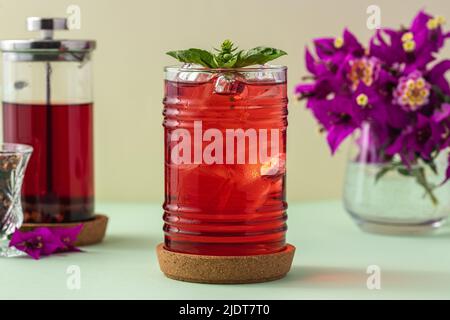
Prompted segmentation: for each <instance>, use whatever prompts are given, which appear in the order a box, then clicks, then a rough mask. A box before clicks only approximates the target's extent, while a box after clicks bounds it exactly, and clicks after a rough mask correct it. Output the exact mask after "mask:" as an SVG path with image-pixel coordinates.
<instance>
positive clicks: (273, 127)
mask: <svg viewBox="0 0 450 320" xmlns="http://www.w3.org/2000/svg"><path fill="white" fill-rule="evenodd" d="M286 129H287V89H286V67H283V66H269V65H264V66H257V67H245V68H232V69H211V68H203V67H193V66H192V65H184V66H182V67H167V68H166V69H165V97H164V132H165V202H164V205H163V208H164V222H165V224H164V232H165V249H167V250H169V251H173V252H178V253H188V254H198V255H216V256H248V255H260V254H270V253H276V252H280V251H282V250H283V249H284V248H285V246H286V241H285V234H286V219H287V215H286V209H287V203H286Z"/></svg>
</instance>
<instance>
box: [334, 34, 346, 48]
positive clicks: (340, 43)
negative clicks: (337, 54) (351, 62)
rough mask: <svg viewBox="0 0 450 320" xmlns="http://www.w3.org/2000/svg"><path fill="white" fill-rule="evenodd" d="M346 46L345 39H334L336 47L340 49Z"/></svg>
mask: <svg viewBox="0 0 450 320" xmlns="http://www.w3.org/2000/svg"><path fill="white" fill-rule="evenodd" d="M343 46H344V39H343V38H342V37H337V38H336V39H334V47H335V48H336V49H340V48H342V47H343Z"/></svg>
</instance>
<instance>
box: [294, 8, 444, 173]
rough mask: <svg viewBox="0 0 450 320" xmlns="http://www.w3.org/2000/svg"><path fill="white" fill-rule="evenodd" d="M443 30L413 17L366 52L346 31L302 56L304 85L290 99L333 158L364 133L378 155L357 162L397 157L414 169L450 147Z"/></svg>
mask: <svg viewBox="0 0 450 320" xmlns="http://www.w3.org/2000/svg"><path fill="white" fill-rule="evenodd" d="M443 24H444V20H443V18H442V17H438V16H431V15H429V14H427V13H426V12H424V11H420V12H419V13H418V14H417V15H416V16H415V17H414V19H413V21H412V22H411V24H410V26H409V27H406V28H405V27H402V28H399V29H389V28H382V29H380V30H378V31H376V33H375V34H374V36H373V37H372V38H371V39H370V42H369V46H368V48H367V49H366V48H364V47H363V46H362V45H361V43H360V42H359V41H358V40H357V39H356V37H355V36H354V35H353V34H352V33H351V32H350V31H348V30H347V29H345V30H344V31H343V33H342V35H341V36H339V37H327V38H320V39H316V40H314V47H315V50H314V51H309V50H308V49H306V50H305V62H306V68H307V70H308V72H309V73H310V76H308V77H305V79H309V80H311V81H309V82H304V83H300V84H299V85H297V87H296V88H295V93H296V94H297V95H298V97H299V98H303V99H307V104H306V105H307V108H308V109H310V110H311V111H312V113H313V115H314V117H315V118H316V119H317V121H318V122H319V124H320V125H321V128H322V130H321V131H322V132H325V133H326V134H327V142H328V144H329V146H330V148H331V151H332V153H335V152H336V150H337V149H338V147H339V146H340V145H341V143H342V142H343V141H344V140H345V139H346V138H347V137H348V136H350V135H351V134H352V133H353V132H355V130H358V131H361V130H363V129H364V128H365V129H364V130H367V128H370V130H372V131H373V132H371V136H370V139H369V140H370V141H369V142H370V144H371V145H375V149H376V150H378V152H379V155H376V154H374V153H373V150H374V149H373V148H371V150H370V154H369V153H367V154H365V155H364V157H365V159H369V160H368V161H372V162H374V161H390V160H392V158H393V157H394V156H396V155H399V156H400V157H401V159H402V161H403V162H404V164H406V165H414V164H417V163H418V162H419V161H420V160H425V161H432V160H433V159H434V158H435V156H436V155H437V154H439V152H443V150H445V149H446V148H450V106H449V103H448V102H449V101H450V85H449V82H448V81H447V78H446V72H447V71H449V70H450V60H442V61H436V59H437V56H438V55H436V53H438V52H439V50H441V49H442V48H443V46H444V43H445V40H446V39H448V38H450V33H445V32H444V31H443ZM367 141H368V140H367V138H366V139H365V140H364V142H365V143H367ZM449 162H450V159H449ZM449 170H450V169H449ZM447 175H449V172H447Z"/></svg>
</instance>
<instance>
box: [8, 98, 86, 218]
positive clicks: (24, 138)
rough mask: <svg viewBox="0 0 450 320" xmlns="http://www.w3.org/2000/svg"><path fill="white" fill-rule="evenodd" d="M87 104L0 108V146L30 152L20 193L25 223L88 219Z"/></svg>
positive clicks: (15, 105) (13, 105) (12, 105)
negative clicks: (0, 134) (0, 116)
mask: <svg viewBox="0 0 450 320" xmlns="http://www.w3.org/2000/svg"><path fill="white" fill-rule="evenodd" d="M92 109H93V108H92V104H91V103H86V104H51V105H46V104H16V103H6V102H4V103H3V123H4V126H3V136H4V140H5V142H11V143H23V144H28V145H31V146H33V148H34V152H33V155H32V157H31V159H30V162H29V165H28V170H27V174H26V175H25V181H24V183H23V188H22V206H23V210H24V218H25V222H72V221H83V220H88V219H90V218H92V217H93V213H94V183H93V182H94V176H93V139H92V138H93V127H92V120H93V119H92V116H93V115H92Z"/></svg>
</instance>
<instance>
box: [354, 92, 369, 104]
mask: <svg viewBox="0 0 450 320" xmlns="http://www.w3.org/2000/svg"><path fill="white" fill-rule="evenodd" d="M368 103H369V97H368V96H367V95H365V94H364V93H361V94H359V95H358V96H357V97H356V104H357V105H358V106H360V107H366V106H367V104H368Z"/></svg>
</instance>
